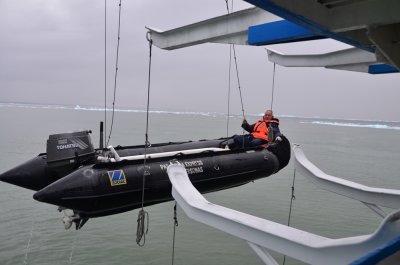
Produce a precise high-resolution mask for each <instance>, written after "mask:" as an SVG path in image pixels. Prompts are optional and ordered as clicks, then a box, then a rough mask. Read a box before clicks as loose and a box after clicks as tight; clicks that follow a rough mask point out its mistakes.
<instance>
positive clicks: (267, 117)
mask: <svg viewBox="0 0 400 265" xmlns="http://www.w3.org/2000/svg"><path fill="white" fill-rule="evenodd" d="M242 128H243V129H245V130H246V131H247V132H249V133H250V134H248V135H235V136H234V137H233V140H234V143H235V145H234V146H235V147H236V148H241V147H243V148H244V147H256V146H260V145H265V144H267V143H268V142H270V141H272V142H273V141H281V137H280V136H281V135H282V134H281V132H280V130H279V119H277V118H275V117H274V115H273V112H272V110H266V111H265V113H264V116H263V118H262V119H260V120H259V121H257V122H256V123H254V124H252V125H249V124H248V123H247V121H246V119H244V120H243V122H242Z"/></svg>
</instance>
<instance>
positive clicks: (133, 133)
mask: <svg viewBox="0 0 400 265" xmlns="http://www.w3.org/2000/svg"><path fill="white" fill-rule="evenodd" d="M103 117H104V114H103V113H102V112H96V111H82V110H73V109H53V108H48V109H44V108H21V107H12V106H0V123H1V124H2V130H1V139H0V150H1V151H2V155H1V159H0V172H4V171H6V170H8V169H10V168H12V167H14V166H16V165H18V164H19V163H22V162H24V161H26V160H28V159H30V158H32V157H34V156H36V155H37V154H39V153H42V152H45V151H46V140H47V138H48V135H49V134H53V133H63V132H72V131H77V130H87V129H91V130H92V131H93V134H92V139H93V143H94V144H95V145H96V146H97V145H98V139H99V137H98V127H99V126H98V123H99V120H100V119H103ZM248 120H249V121H250V120H252V121H255V120H256V117H249V118H248ZM324 122H327V124H321V123H320V122H319V123H315V122H314V120H312V119H301V118H281V130H282V132H283V133H284V134H285V135H286V136H287V137H288V138H289V139H290V141H291V142H292V143H297V144H300V145H301V146H302V148H303V150H304V152H305V154H306V155H307V157H308V158H309V159H310V160H311V161H312V162H313V163H314V164H316V165H317V166H318V167H320V168H321V169H322V170H323V171H324V172H326V173H328V174H331V175H334V176H340V177H343V178H345V179H348V180H352V181H356V182H359V183H362V184H365V185H370V186H378V187H384V188H395V189H400V176H399V169H400V165H399V162H398V161H400V153H399V151H398V150H399V149H400V130H399V129H398V128H399V127H400V124H399V123H385V124H386V125H388V126H389V127H388V128H386V129H385V128H382V127H379V126H377V127H378V128H374V126H369V125H371V124H372V125H374V124H375V123H379V122H364V123H362V122H355V121H352V122H351V124H352V125H351V124H350V125H351V126H339V125H338V124H337V123H346V124H348V123H349V122H346V121H332V120H328V121H324ZM240 123H241V120H240V118H232V119H231V122H230V125H231V126H230V131H229V134H240V133H241V129H240ZM354 124H356V125H355V126H354ZM357 124H358V125H365V124H367V125H368V126H357ZM380 124H382V123H380ZM149 128H150V130H149V137H150V141H151V142H152V143H157V142H167V141H180V140H198V139H212V138H219V137H223V136H226V118H225V117H222V116H216V117H214V116H203V115H185V114H181V115H177V114H165V113H164V114H151V115H150V127H149ZM379 128H380V129H379ZM144 130H145V114H143V113H123V112H122V113H117V114H116V120H115V126H114V129H113V134H112V138H111V141H110V143H111V144H113V145H118V144H121V145H133V144H143V142H144ZM293 175H294V174H293V164H292V162H291V163H290V164H289V165H288V166H287V167H286V168H285V169H283V170H282V171H280V172H279V173H278V174H275V175H273V176H271V177H269V178H265V179H262V180H258V181H256V182H255V183H249V184H247V185H244V186H241V187H237V188H233V189H230V190H225V191H220V192H216V193H212V194H207V195H206V197H207V199H208V200H209V201H211V202H214V203H218V204H221V205H224V206H226V207H230V208H234V209H237V210H240V211H243V212H246V213H249V214H253V215H257V216H259V217H262V218H267V219H269V220H272V221H275V222H279V223H282V224H286V223H287V219H288V212H289V203H290V196H291V185H292V181H293ZM32 195H33V191H29V190H25V189H22V188H19V187H15V186H12V185H9V184H6V183H0V264H41V265H42V264H43V265H44V264H59V265H61V264H85V265H89V264H171V255H172V240H173V219H172V217H173V202H168V203H163V204H159V205H155V206H151V207H147V208H146V210H147V211H148V212H149V215H150V227H149V230H150V231H149V234H148V235H147V237H146V245H145V246H144V247H139V246H137V245H136V243H135V239H136V219H137V210H135V211H131V212H127V213H124V214H119V215H114V216H109V217H103V218H97V219H91V220H89V222H88V223H87V224H86V225H85V226H84V228H83V229H82V230H80V231H75V230H73V229H71V230H64V227H63V225H62V222H61V218H62V217H63V214H62V213H59V212H57V210H56V207H55V206H52V205H47V204H43V203H39V202H36V201H34V200H33V199H32ZM295 196H296V200H295V201H294V205H293V212H292V221H291V225H292V226H294V227H296V228H300V229H303V230H306V231H309V232H312V233H316V234H319V235H322V236H326V237H331V238H338V237H346V236H355V235H361V234H367V233H372V232H373V231H374V230H375V229H376V227H377V226H378V225H379V223H380V222H381V219H380V217H378V216H377V215H376V214H374V213H373V212H371V211H370V210H369V209H368V208H366V207H365V206H363V205H362V204H361V203H360V202H356V201H352V200H350V199H347V198H344V197H340V196H338V195H335V194H332V193H327V192H325V191H323V190H320V189H318V188H317V187H316V186H314V185H313V184H312V183H310V182H309V181H308V180H306V179H305V178H304V177H302V176H301V175H299V174H297V175H296V182H295ZM387 211H388V212H390V210H389V209H388V210H387ZM178 221H179V226H178V227H177V231H176V243H175V244H176V246H175V264H189V265H190V264H247V265H250V264H262V262H261V261H260V260H259V258H258V257H257V256H256V255H254V254H253V252H252V251H251V250H250V248H249V247H248V245H247V243H246V242H244V241H242V240H240V239H237V238H235V237H232V236H230V235H227V234H225V233H222V232H220V231H218V230H215V229H213V228H210V227H207V226H205V225H203V224H200V223H197V222H195V221H192V220H190V219H188V218H187V217H186V216H185V214H184V213H183V212H182V210H181V209H180V208H179V207H178ZM274 256H275V257H276V258H277V259H278V260H279V261H280V262H281V261H282V257H281V255H279V254H275V253H274ZM286 264H302V263H300V262H298V261H296V260H292V259H289V260H287V261H286Z"/></svg>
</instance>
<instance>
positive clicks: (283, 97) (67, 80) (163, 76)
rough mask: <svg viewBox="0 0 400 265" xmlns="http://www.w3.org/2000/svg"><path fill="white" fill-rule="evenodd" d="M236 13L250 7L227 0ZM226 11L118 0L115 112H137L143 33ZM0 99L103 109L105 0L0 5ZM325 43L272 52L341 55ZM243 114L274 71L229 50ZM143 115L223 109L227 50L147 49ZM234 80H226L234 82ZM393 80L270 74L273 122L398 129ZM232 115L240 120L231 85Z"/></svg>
mask: <svg viewBox="0 0 400 265" xmlns="http://www.w3.org/2000/svg"><path fill="white" fill-rule="evenodd" d="M118 3H119V1H118V0H107V5H108V9H107V16H108V17H107V22H108V23H107V71H108V76H107V80H108V82H107V87H108V96H107V98H108V100H107V103H108V106H111V104H112V93H113V86H114V74H115V58H116V44H117V25H118ZM234 5H235V7H234V8H235V9H236V10H237V9H243V8H247V7H250V6H249V5H248V4H246V3H244V2H242V1H238V0H236V1H235V2H234ZM225 13H226V6H225V1H224V0H220V1H216V0H202V1H190V0H170V1H165V0H153V1H152V0H146V1H144V0H134V1H133V0H131V1H126V0H123V1H122V17H121V42H120V54H119V71H118V79H117V94H116V107H121V108H122V107H124V108H133V109H139V108H145V106H146V93H147V70H148V53H149V48H148V43H147V41H146V29H145V26H146V25H148V26H152V27H155V28H158V29H161V30H167V29H171V28H174V27H178V26H183V25H186V24H189V23H193V22H197V21H200V20H204V19H207V18H211V17H214V16H218V15H223V14H225ZM0 33H1V38H0V101H2V102H4V101H5V102H33V103H52V104H68V105H78V104H79V105H84V106H104V79H105V78H104V0H85V1H82V0H30V1H23V2H21V1H15V0H0ZM346 47H347V46H345V45H344V44H341V43H337V42H334V41H331V40H323V41H315V42H304V43H295V44H290V45H275V46H274V47H273V48H274V49H275V50H278V51H280V52H284V53H315V52H329V51H332V50H337V49H341V48H346ZM236 49H237V50H236V52H237V59H238V67H239V74H240V82H241V86H242V94H243V103H244V109H245V112H246V113H248V114H254V113H261V112H263V111H264V110H265V109H266V108H268V107H269V106H270V103H271V88H272V69H273V64H272V63H270V62H269V61H268V57H267V53H266V52H265V50H264V47H250V46H237V48H236ZM152 62H153V66H152V79H151V82H152V83H151V99H150V102H151V103H150V106H151V109H157V110H171V111H210V112H222V113H224V112H226V111H227V102H228V101H227V94H228V93H227V91H228V70H229V46H228V45H223V44H203V45H198V46H193V47H189V48H184V49H180V50H174V51H164V50H160V49H158V48H156V47H154V48H153V61H152ZM233 76H234V74H233ZM399 98H400V75H399V74H387V75H369V74H363V73H355V72H346V71H337V70H327V69H323V68H285V67H281V66H277V69H276V77H275V96H274V111H275V113H276V114H277V115H278V116H279V115H296V116H320V117H335V118H354V119H372V120H397V121H400V114H399V107H398V101H399ZM231 112H234V113H240V112H241V107H240V98H239V96H238V88H237V81H236V80H235V79H232V92H231Z"/></svg>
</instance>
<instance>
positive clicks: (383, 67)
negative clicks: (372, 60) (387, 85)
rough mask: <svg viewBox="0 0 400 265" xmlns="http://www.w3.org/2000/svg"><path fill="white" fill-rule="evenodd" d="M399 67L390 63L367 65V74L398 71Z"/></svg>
mask: <svg viewBox="0 0 400 265" xmlns="http://www.w3.org/2000/svg"><path fill="white" fill-rule="evenodd" d="M398 72H399V69H397V68H396V67H394V66H392V65H390V64H373V65H370V66H368V73H369V74H390V73H398Z"/></svg>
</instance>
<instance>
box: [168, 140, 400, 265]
mask: <svg viewBox="0 0 400 265" xmlns="http://www.w3.org/2000/svg"><path fill="white" fill-rule="evenodd" d="M294 149H295V151H294V153H295V160H296V168H298V169H299V171H300V172H301V173H302V174H304V175H306V176H308V177H312V178H315V179H319V180H318V181H316V183H318V184H317V185H319V186H322V187H324V188H325V189H327V190H330V191H333V192H336V193H338V194H341V195H344V196H347V197H350V198H354V199H360V198H361V199H362V200H365V201H367V203H371V204H375V203H376V204H379V205H384V206H389V207H397V208H399V207H398V206H396V205H398V204H397V203H398V202H399V198H400V191H396V190H386V189H378V188H370V187H366V186H363V185H361V184H358V183H354V182H350V181H346V180H342V179H339V178H336V177H333V176H328V175H326V174H325V173H323V172H322V171H320V170H319V169H318V168H317V167H315V166H314V165H313V164H312V163H311V162H309V161H308V160H307V159H306V158H305V156H304V153H302V151H301V149H300V148H299V147H298V146H296V147H295V148H294ZM167 172H168V176H169V178H170V181H171V183H172V196H173V197H174V198H175V200H176V201H177V202H178V204H179V205H180V206H181V208H182V209H183V211H184V212H185V213H186V214H187V215H188V216H189V217H190V218H192V219H194V220H196V221H199V222H201V223H204V224H207V225H209V226H211V227H214V228H217V229H219V230H221V231H224V232H226V233H229V234H231V235H234V236H236V237H239V238H241V239H243V240H245V241H247V242H248V244H249V245H250V247H251V248H252V249H253V250H254V251H255V252H256V253H257V255H258V256H259V257H260V258H261V260H262V261H263V262H264V263H265V264H268V265H276V264H277V262H276V261H275V260H274V259H273V257H272V256H271V255H270V254H269V253H268V250H273V251H276V252H279V253H282V254H285V255H287V256H290V257H292V258H295V259H298V260H301V261H303V262H306V263H309V264H326V265H333V264H349V263H350V262H352V261H354V260H356V259H358V258H360V257H362V256H364V255H366V254H368V253H369V252H371V251H373V250H375V249H377V248H378V247H381V246H383V245H385V244H387V243H388V242H390V241H391V240H394V239H396V238H398V237H399V236H400V210H397V211H395V212H394V213H392V214H390V215H388V216H387V217H386V218H385V219H384V220H383V221H382V223H381V224H380V226H379V227H378V228H377V229H376V231H375V232H374V233H373V234H370V235H363V236H356V237H348V238H339V239H330V238H326V237H322V236H319V235H315V234H312V233H309V232H306V231H302V230H299V229H296V228H292V227H288V226H285V225H282V224H279V223H275V222H272V221H269V220H265V219H262V218H259V217H256V216H252V215H249V214H246V213H242V212H239V211H236V210H233V209H229V208H226V207H223V206H220V205H217V204H213V203H211V202H209V201H207V200H206V199H205V198H204V197H203V196H202V195H201V194H200V193H199V192H198V191H197V190H196V188H194V186H193V185H192V183H191V182H190V179H189V177H188V175H187V172H186V170H185V168H184V167H183V166H182V165H179V164H173V165H170V166H169V167H168V169H167ZM353 192H355V193H356V194H357V195H355V196H353V195H352V193H353ZM365 194H368V196H367V197H371V198H365V197H364V196H365Z"/></svg>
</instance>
